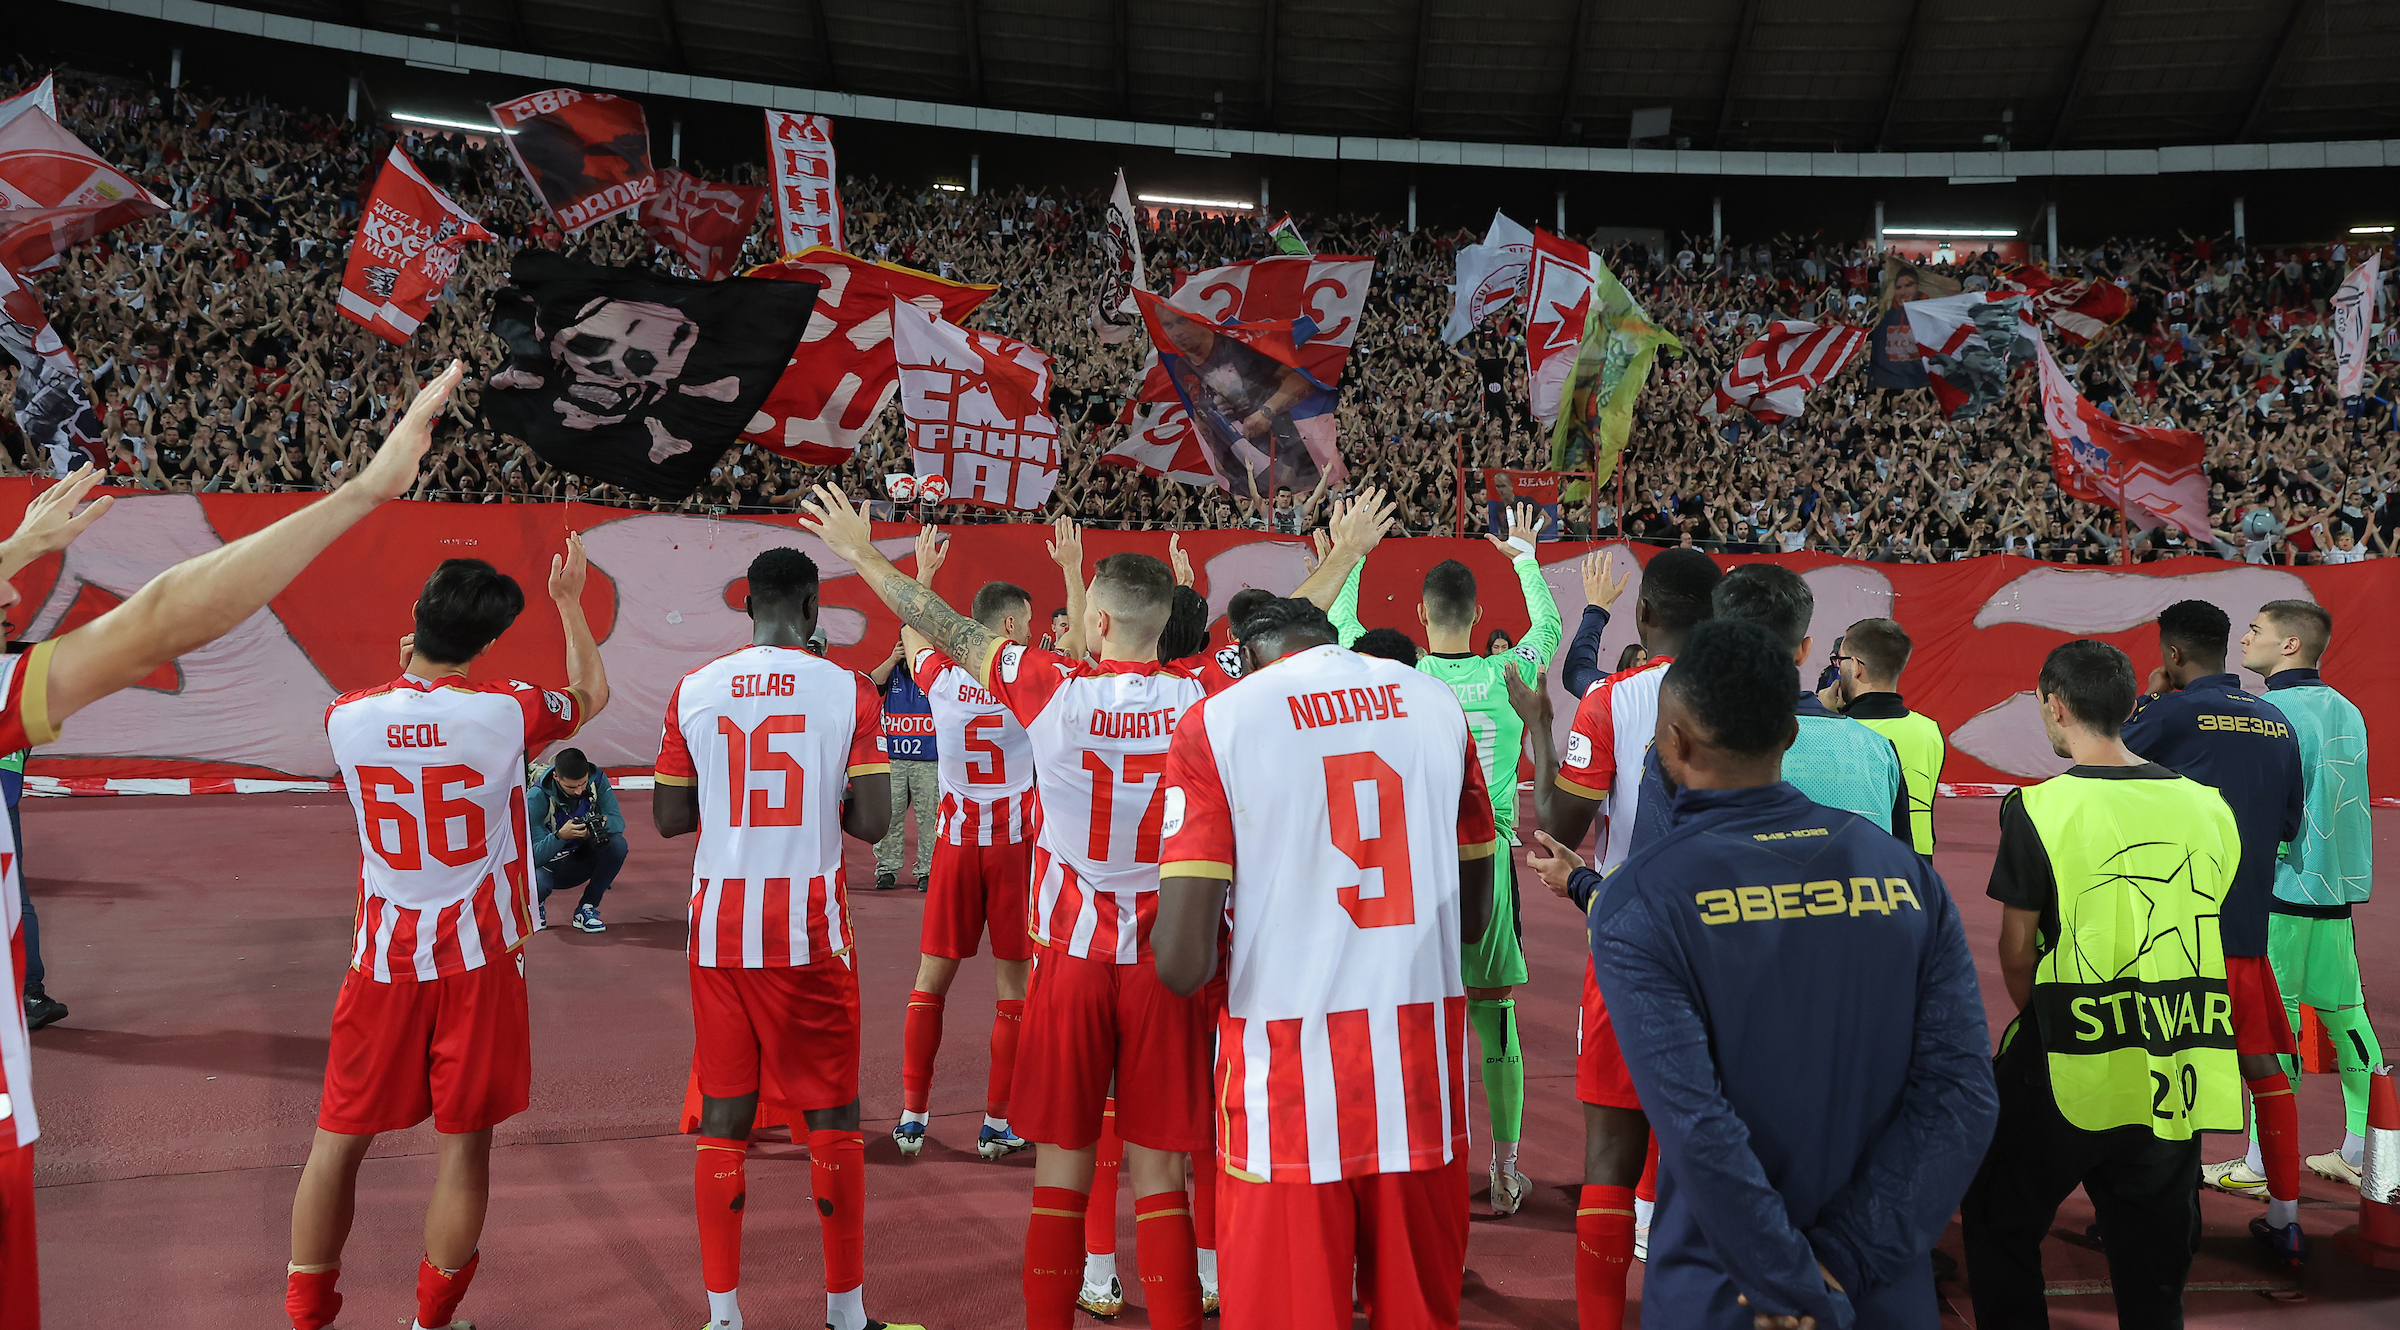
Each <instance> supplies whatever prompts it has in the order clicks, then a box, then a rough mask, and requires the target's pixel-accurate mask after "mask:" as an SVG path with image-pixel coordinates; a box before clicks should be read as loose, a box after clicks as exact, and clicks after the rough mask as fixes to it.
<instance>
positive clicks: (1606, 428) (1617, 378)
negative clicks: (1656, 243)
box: [1550, 263, 1683, 484]
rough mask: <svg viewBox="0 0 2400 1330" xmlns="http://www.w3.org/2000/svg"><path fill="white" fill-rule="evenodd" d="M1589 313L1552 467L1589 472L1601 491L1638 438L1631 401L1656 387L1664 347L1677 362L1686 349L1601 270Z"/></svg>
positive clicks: (1553, 436)
mask: <svg viewBox="0 0 2400 1330" xmlns="http://www.w3.org/2000/svg"><path fill="white" fill-rule="evenodd" d="M1592 267H1593V281H1592V305H1591V312H1590V313H1589V314H1588V315H1586V316H1585V318H1584V323H1583V342H1582V344H1581V345H1580V346H1579V347H1577V348H1576V351H1575V367H1574V368H1573V369H1571V370H1569V371H1568V372H1567V384H1566V389H1565V391H1564V392H1562V393H1561V394H1560V409H1559V413H1558V424H1557V425H1556V426H1555V427H1553V428H1552V430H1551V432H1550V466H1551V468H1552V469H1553V470H1557V471H1590V472H1594V473H1595V475H1594V476H1593V479H1594V480H1595V481H1596V482H1597V483H1600V484H1606V483H1608V478H1609V477H1610V476H1612V475H1614V474H1616V470H1617V454H1619V453H1621V452H1623V451H1624V450H1625V437H1626V436H1627V435H1628V434H1631V433H1632V432H1633V400H1634V399H1635V398H1636V397H1639V396H1641V393H1642V385H1643V384H1644V383H1646V382H1648V381H1649V379H1650V365H1651V362H1652V361H1654V360H1655V359H1657V357H1658V350H1659V348H1660V347H1662V346H1663V347H1667V348H1669V349H1671V350H1673V351H1674V352H1675V353H1676V354H1677V355H1681V354H1682V353H1683V343H1682V342H1681V341H1679V340H1677V339H1676V337H1675V334H1673V333H1671V332H1668V331H1666V330H1665V329H1663V328H1661V327H1659V326H1658V325H1657V324H1655V323H1652V322H1651V321H1650V316H1649V315H1647V314H1644V313H1642V307H1641V306H1639V305H1637V304H1635V303H1633V294H1632V293H1631V292H1629V291H1627V290H1626V289H1625V287H1624V284H1623V283H1621V282H1619V281H1618V280H1617V276H1616V274H1615V273H1612V272H1610V271H1609V270H1608V266H1607V265H1606V264H1602V263H1594V264H1593V265H1592Z"/></svg>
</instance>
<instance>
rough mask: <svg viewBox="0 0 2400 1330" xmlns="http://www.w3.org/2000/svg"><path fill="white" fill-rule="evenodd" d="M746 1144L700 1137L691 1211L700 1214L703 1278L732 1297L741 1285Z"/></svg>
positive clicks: (714, 1289) (714, 1290) (712, 1288)
mask: <svg viewBox="0 0 2400 1330" xmlns="http://www.w3.org/2000/svg"><path fill="white" fill-rule="evenodd" d="M749 1148H750V1147H749V1143H748V1142H747V1141H735V1140H728V1139H725V1138H723V1137H718V1136H703V1137H701V1138H700V1150H699V1153H698V1154H696V1155H695V1156H693V1161H692V1208H693V1209H694V1210H695V1211H697V1212H698V1213H699V1216H700V1280H701V1282H702V1283H704V1284H706V1285H707V1286H708V1291H709V1292H711V1293H731V1292H733V1291H734V1290H735V1289H737V1288H739V1287H741V1283H742V1204H743V1199H744V1197H745V1195H746V1194H747V1191H748V1187H747V1181H746V1179H745V1178H744V1177H743V1172H742V1161H743V1156H744V1155H745V1154H746V1153H747V1152H748V1150H749Z"/></svg>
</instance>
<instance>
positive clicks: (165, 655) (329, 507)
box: [0, 361, 607, 729]
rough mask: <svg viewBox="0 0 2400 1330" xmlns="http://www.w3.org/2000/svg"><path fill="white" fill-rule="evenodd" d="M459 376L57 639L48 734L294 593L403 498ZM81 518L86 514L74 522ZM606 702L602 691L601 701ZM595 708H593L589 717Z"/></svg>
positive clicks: (444, 377)
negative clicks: (334, 547) (338, 463)
mask: <svg viewBox="0 0 2400 1330" xmlns="http://www.w3.org/2000/svg"><path fill="white" fill-rule="evenodd" d="M464 372H465V367H464V366H463V365H462V364H460V363H459V362H457V361H452V362H451V364H450V368H449V369H447V370H445V371H443V372H442V374H441V375H440V376H439V377H437V378H436V379H434V381H433V382H431V383H429V384H427V385H426V386H425V387H424V389H423V390H421V391H419V392H418V393H417V397H416V400H415V401H414V402H412V403H410V404H409V408H408V412H407V414H406V415H404V416H402V417H401V419H400V423H399V424H398V425H396V426H394V427H393V429H392V432H391V434H390V435H389V436H388V437H386V438H385V439H384V442H383V446H382V447H381V448H379V449H377V450H376V452H375V458H374V460H373V461H371V462H369V463H368V464H367V467H366V469H365V470H363V471H361V472H360V473H359V476H358V478H357V479H356V480H353V481H351V482H350V483H349V484H347V485H344V486H342V487H341V488H340V489H338V490H336V491H334V492H333V493H332V494H329V495H327V496H326V497H324V498H322V499H319V500H318V501H317V502H315V503H313V504H310V505H309V506H308V507H306V508H303V509H301V510H300V511H298V512H296V513H293V514H292V515H290V516H289V517H286V518H284V519H283V520H282V521H279V522H277V523H275V524H274V525H272V526H269V527H267V528H266V529H264V530H262V531H256V532H253V533H251V534H250V535H247V536H244V537H242V538H241V539H240V540H237V541H234V542H232V543H230V544H227V545H223V546H220V547H218V548H217V549H214V550H211V551H209V552H208V553H206V554H203V555H200V556H199V557H198V558H194V559H187V560H185V561H184V562H182V563H179V564H177V565H175V566H174V567H172V568H169V569H168V570H167V571H165V572H163V573H161V574H159V575H158V576H157V577H155V578H152V579H151V580H150V582H149V584H148V585H146V586H144V587H143V588H142V589H141V590H140V591H137V592H135V593H134V595H133V598H132V599H130V600H128V601H126V602H125V603H124V604H122V605H119V606H117V607H116V608H115V609H112V610H110V611H109V612H108V613H106V614H103V615H101V616H100V617H99V618H97V619H94V620H93V621H92V622H90V623H88V624H85V625H84V626H83V627H81V628H78V629H76V630H75V631H74V632H71V633H69V634H67V635H66V636H65V637H63V638H60V639H58V645H57V646H56V647H54V648H52V652H51V656H50V669H49V674H48V680H47V682H48V694H47V703H48V715H47V720H48V722H49V725H50V727H51V728H53V729H55V728H56V727H57V725H58V723H59V722H60V721H63V720H65V719H66V718H67V717H69V716H71V715H73V714H75V713H76V712H78V711H81V710H82V709H83V708H85V707H87V706H90V705H91V704H92V703H94V702H97V701H99V700H100V699H101V698H103V697H106V696H108V695H109V694H110V693H113V692H116V691H117V690H119V689H121V688H127V687H130V686H132V685H133V684H135V683H138V682H140V681H141V680H142V679H143V678H144V677H145V676H147V675H148V674H149V673H150V672H151V671H152V670H155V669H157V668H158V667H159V666H160V665H163V664H165V663H166V662H168V661H170V660H173V659H175V658H176V657H178V656H181V655H183V654H185V653H186V652H190V651H194V650H197V649H198V648H200V647H202V646H205V645H207V644H208V643H210V642H213V641H215V640H216V639H218V638H220V637H223V636H224V635H225V634H226V633H228V632H231V631H232V630H233V629H234V628H235V627H236V626H237V625H239V624H240V623H241V622H242V621H243V620H244V619H247V618H249V617H250V616H251V615H253V614H256V613H257V612H258V611H259V610H260V609H261V608H262V607H264V606H265V605H266V603H267V602H268V601H270V600H272V599H274V598H275V596H276V595H278V594H279V593H281V592H282V590H283V589H284V588H285V587H287V586H289V585H291V582H292V579H293V578H295V577H298V576H299V575H300V570H301V569H303V568H306V567H307V566H308V565H309V563H310V562H311V561H312V560H314V559H315V558H316V557H317V556H318V555H319V554H321V553H323V552H324V551H325V547H326V546H328V545H331V544H332V543H333V542H334V541H335V540H336V539H337V538H339V537H340V536H341V535H342V533H343V532H345V531H348V530H349V529H350V528H351V527H353V526H355V525H357V524H358V521H359V519H360V518H362V517H365V516H366V515H367V514H368V513H370V512H372V511H374V509H375V508H376V507H377V506H379V505H381V504H382V503H383V502H384V501H385V500H387V499H395V498H398V497H399V496H401V495H402V494H405V493H407V492H408V487H409V486H410V485H411V484H413V483H415V481H416V476H417V463H418V461H419V460H420V459H422V458H423V457H424V456H425V448H426V445H427V444H429V443H430V442H431V441H432V422H433V418H434V417H435V416H436V415H437V414H439V413H440V411H441V409H442V404H443V403H444V402H447V401H448V400H449V398H450V391H451V389H453V388H455V387H457V386H458V381H459V377H460V376H461V375H462V374H463V373H464ZM103 502H105V501H103ZM95 506H97V505H95ZM88 517H89V514H88V513H87V514H86V515H85V518H78V519H76V520H77V521H83V520H86V518H88ZM78 529H80V528H78ZM23 534H25V533H24V532H23V531H20V532H19V535H20V536H22V535H23ZM72 538H73V536H72V535H71V534H70V535H68V536H67V537H66V539H60V540H57V541H56V544H54V545H52V546H50V548H59V547H63V546H64V545H65V543H66V540H67V539H72ZM20 552H21V551H20ZM41 552H42V553H47V552H49V551H48V549H44V550H42V551H41ZM34 557H39V555H38V554H37V555H35V556H34ZM15 559H16V556H15V555H13V554H12V555H11V556H9V557H8V558H5V559H0V569H6V570H8V571H14V569H15V568H21V567H23V566H24V564H25V563H29V562H31V561H32V560H31V558H26V559H23V560H22V561H15ZM577 617H578V618H579V619H580V617H581V616H580V612H579V613H578V616H577ZM586 636H587V638H588V636H589V634H588V630H587V633H586ZM592 660H593V662H594V665H595V667H596V666H597V662H598V660H599V657H598V656H597V655H596V654H595V655H594V656H593V657H592ZM606 696H607V693H606V685H605V684H603V685H602V690H601V697H602V698H603V699H605V698H606ZM598 709H599V708H598V706H597V705H596V704H595V705H594V707H593V710H595V711H597V710H598Z"/></svg>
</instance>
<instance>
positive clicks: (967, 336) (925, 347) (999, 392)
mask: <svg viewBox="0 0 2400 1330" xmlns="http://www.w3.org/2000/svg"><path fill="white" fill-rule="evenodd" d="M892 347H893V351H894V353H895V355H896V356H897V357H898V359H899V363H900V407H901V411H902V413H903V414H905V415H906V416H907V417H908V444H909V449H910V451H911V452H913V453H914V454H915V455H916V467H917V476H918V479H919V480H920V481H928V480H931V479H933V478H936V477H939V478H943V479H946V480H947V482H948V488H949V497H950V498H951V499H952V500H953V501H955V502H959V503H973V504H979V505H982V506H984V507H990V508H1014V509H1018V510H1031V509H1035V508H1039V507H1041V506H1042V505H1043V504H1044V503H1047V502H1049V499H1050V491H1051V489H1052V488H1053V487H1054V486H1056V485H1057V483H1058V461H1059V458H1058V421H1057V420H1055V419H1054V418H1052V417H1051V415H1050V412H1049V408H1048V406H1047V405H1046V403H1047V401H1048V398H1049V396H1050V357H1049V356H1048V355H1047V354H1045V353H1044V352H1042V351H1039V350H1036V349H1035V348H1033V347H1030V346H1027V345H1026V344H1025V343H1023V342H1020V341H1016V340H1014V339H1012V338H1007V337H1002V336H1000V335H999V334H997V333H988V332H969V331H968V330H966V329H964V328H961V327H959V326H958V325H957V324H955V323H950V322H947V321H945V320H942V319H938V318H935V317H934V316H933V315H931V314H928V313H926V312H925V311H924V310H922V309H919V308H917V307H916V306H915V305H912V304H910V303H909V302H907V301H905V300H895V301H893V302H892Z"/></svg>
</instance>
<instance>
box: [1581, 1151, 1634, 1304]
mask: <svg viewBox="0 0 2400 1330" xmlns="http://www.w3.org/2000/svg"><path fill="white" fill-rule="evenodd" d="M1632 1267H1633V1189H1632V1188H1631V1187H1595V1186H1592V1185H1590V1184H1588V1183H1587V1184H1585V1186H1584V1189H1583V1198H1582V1200H1581V1202H1580V1203H1579V1204H1578V1205H1577V1206H1576V1207H1575V1325H1576V1330H1623V1327H1624V1324H1625V1277H1626V1275H1627V1274H1628V1273H1629V1272H1630V1271H1631V1270H1632Z"/></svg>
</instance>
